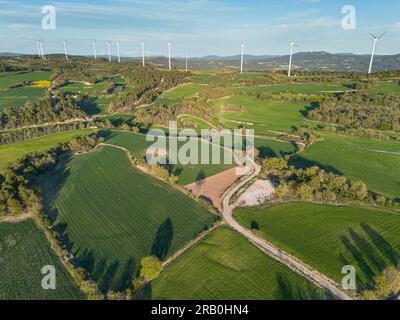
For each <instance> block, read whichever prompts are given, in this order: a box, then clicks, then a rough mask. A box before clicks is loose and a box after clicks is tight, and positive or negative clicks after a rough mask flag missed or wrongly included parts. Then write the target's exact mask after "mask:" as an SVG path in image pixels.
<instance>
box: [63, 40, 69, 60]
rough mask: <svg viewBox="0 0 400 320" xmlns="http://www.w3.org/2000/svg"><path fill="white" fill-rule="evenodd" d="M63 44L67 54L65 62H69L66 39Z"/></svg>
mask: <svg viewBox="0 0 400 320" xmlns="http://www.w3.org/2000/svg"><path fill="white" fill-rule="evenodd" d="M63 43H64V54H65V60H68V51H67V43H68V42H67V41H66V40H65V39H63Z"/></svg>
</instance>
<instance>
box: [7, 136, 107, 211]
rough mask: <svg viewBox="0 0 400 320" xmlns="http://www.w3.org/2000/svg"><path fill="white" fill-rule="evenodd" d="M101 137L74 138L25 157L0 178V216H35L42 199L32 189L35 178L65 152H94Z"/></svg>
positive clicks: (52, 165)
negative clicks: (45, 150)
mask: <svg viewBox="0 0 400 320" xmlns="http://www.w3.org/2000/svg"><path fill="white" fill-rule="evenodd" d="M101 141H102V138H98V137H97V136H96V135H95V134H92V135H88V136H77V137H75V138H73V139H72V140H71V142H69V143H68V144H61V145H59V146H58V147H56V148H53V149H51V150H50V151H48V152H44V153H33V154H29V155H26V156H24V157H23V158H22V159H20V160H18V161H16V163H14V164H12V165H11V166H10V167H9V168H8V169H7V170H6V172H5V173H4V174H2V175H0V216H2V215H3V216H4V215H18V214H23V213H28V212H30V213H37V212H38V210H39V209H40V208H41V199H40V197H39V193H38V191H37V189H36V188H35V186H34V179H35V178H36V177H37V176H38V175H39V174H42V173H45V172H47V171H49V170H51V169H52V168H54V166H55V165H56V164H57V163H58V161H59V159H60V156H61V155H62V154H66V153H74V152H83V151H89V150H91V149H93V148H94V147H95V146H96V145H97V144H98V143H99V142H101Z"/></svg>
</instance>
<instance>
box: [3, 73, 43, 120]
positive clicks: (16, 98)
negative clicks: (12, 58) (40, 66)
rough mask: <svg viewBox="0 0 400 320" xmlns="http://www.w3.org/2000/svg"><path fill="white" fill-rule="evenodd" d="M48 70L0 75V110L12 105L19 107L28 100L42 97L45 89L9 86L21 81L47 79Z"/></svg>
mask: <svg viewBox="0 0 400 320" xmlns="http://www.w3.org/2000/svg"><path fill="white" fill-rule="evenodd" d="M49 79H50V72H27V73H11V74H8V75H6V76H0V112H2V111H3V110H4V109H7V108H10V107H14V108H20V107H23V106H24V105H25V103H26V102H28V101H35V100H37V99H39V98H40V97H43V96H44V94H45V92H46V89H44V88H34V87H22V88H13V89H11V88H10V86H12V85H15V84H17V83H21V82H24V81H26V82H31V81H40V80H49Z"/></svg>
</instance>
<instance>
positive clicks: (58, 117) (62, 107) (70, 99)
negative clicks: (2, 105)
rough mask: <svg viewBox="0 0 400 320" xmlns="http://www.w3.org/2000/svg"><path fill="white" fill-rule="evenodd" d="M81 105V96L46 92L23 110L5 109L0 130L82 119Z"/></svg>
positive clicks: (1, 116)
mask: <svg viewBox="0 0 400 320" xmlns="http://www.w3.org/2000/svg"><path fill="white" fill-rule="evenodd" d="M83 104H84V98H83V97H82V96H81V95H74V96H71V95H65V94H63V93H62V92H57V93H56V94H54V95H52V93H51V92H48V93H47V95H46V96H45V97H44V98H41V99H39V100H38V101H35V102H33V101H28V102H27V103H26V104H25V106H24V107H23V108H8V109H5V110H4V111H3V112H2V113H0V130H9V129H18V128H20V127H27V126H33V125H41V124H45V123H53V122H61V121H66V120H71V119H77V118H84V117H85V116H86V113H85V112H84V111H83V110H82V109H81V108H82V106H83Z"/></svg>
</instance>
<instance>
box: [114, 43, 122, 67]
mask: <svg viewBox="0 0 400 320" xmlns="http://www.w3.org/2000/svg"><path fill="white" fill-rule="evenodd" d="M115 45H116V46H117V56H118V63H121V56H120V54H119V42H117V43H116V44H115Z"/></svg>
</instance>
